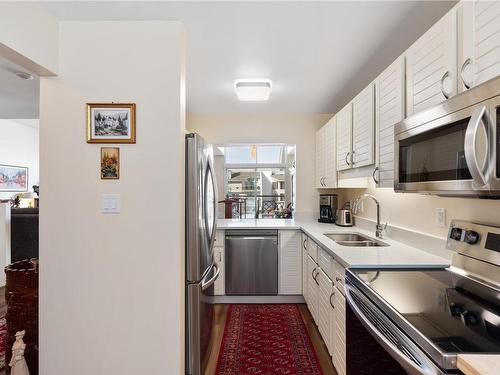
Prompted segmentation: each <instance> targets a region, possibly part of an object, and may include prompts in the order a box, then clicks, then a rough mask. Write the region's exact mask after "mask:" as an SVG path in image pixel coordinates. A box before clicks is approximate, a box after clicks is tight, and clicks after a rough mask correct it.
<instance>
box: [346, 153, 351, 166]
mask: <svg viewBox="0 0 500 375" xmlns="http://www.w3.org/2000/svg"><path fill="white" fill-rule="evenodd" d="M349 154H350V152H348V153H347V154H345V163H346V164H347V165H348V166H349V167H350V166H351V164H349V161H348V160H347V158H348V156H349Z"/></svg>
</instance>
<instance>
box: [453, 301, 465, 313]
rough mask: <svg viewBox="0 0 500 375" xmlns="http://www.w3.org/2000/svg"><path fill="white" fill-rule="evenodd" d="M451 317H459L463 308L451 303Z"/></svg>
mask: <svg viewBox="0 0 500 375" xmlns="http://www.w3.org/2000/svg"><path fill="white" fill-rule="evenodd" d="M450 312H451V316H460V314H462V313H463V312H464V307H463V306H462V305H459V304H458V303H452V304H451V305H450Z"/></svg>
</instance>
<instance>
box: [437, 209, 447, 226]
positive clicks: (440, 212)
mask: <svg viewBox="0 0 500 375" xmlns="http://www.w3.org/2000/svg"><path fill="white" fill-rule="evenodd" d="M436 221H437V225H439V226H440V227H445V226H446V209H445V208H436Z"/></svg>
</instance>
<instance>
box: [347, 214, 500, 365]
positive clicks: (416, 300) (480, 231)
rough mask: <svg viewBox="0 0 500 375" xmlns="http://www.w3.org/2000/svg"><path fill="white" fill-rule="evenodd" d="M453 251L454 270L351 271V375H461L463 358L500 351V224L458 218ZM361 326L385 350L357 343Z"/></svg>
mask: <svg viewBox="0 0 500 375" xmlns="http://www.w3.org/2000/svg"><path fill="white" fill-rule="evenodd" d="M446 248H447V249H449V250H453V251H454V252H455V253H454V255H453V258H452V264H451V266H450V267H447V268H442V269H439V268H435V269H422V268H419V269H417V268H415V269H394V268H392V269H382V268H381V269H373V268H372V269H352V268H350V269H348V270H347V271H346V278H345V293H346V301H347V305H348V306H346V340H347V341H346V342H347V353H346V356H347V369H348V373H351V374H360V373H363V374H382V373H383V374H398V375H399V374H402V373H407V374H412V375H441V374H443V375H444V374H461V372H460V370H459V369H458V365H457V356H458V355H460V354H489V355H498V354H500V227H498V226H491V225H486V224H480V223H472V222H467V221H463V220H453V221H452V222H451V225H450V230H449V232H448V238H447V243H446ZM360 325H362V326H363V327H364V328H365V330H366V331H367V332H368V333H369V335H371V337H373V340H375V343H376V344H378V346H376V345H374V344H373V343H372V344H371V346H370V348H369V349H366V348H364V347H363V345H360V344H357V345H356V343H355V342H353V341H354V340H357V337H359V336H360V329H359V326H360ZM353 336H354V337H353ZM370 341H371V340H366V342H370ZM357 342H358V343H359V340H357ZM382 351H385V353H386V354H389V355H390V357H391V358H392V359H393V360H394V361H395V362H396V363H394V361H393V362H390V361H388V360H387V358H385V363H384V365H383V366H384V367H383V370H384V371H380V364H379V363H378V362H379V360H378V358H384V357H383V355H382ZM370 353H376V356H377V357H376V358H377V360H371V361H370V360H368V358H369V356H370ZM354 366H357V368H362V369H363V371H365V372H360V371H349V369H350V368H351V369H352V370H354ZM398 369H399V370H402V371H398ZM389 370H390V371H389Z"/></svg>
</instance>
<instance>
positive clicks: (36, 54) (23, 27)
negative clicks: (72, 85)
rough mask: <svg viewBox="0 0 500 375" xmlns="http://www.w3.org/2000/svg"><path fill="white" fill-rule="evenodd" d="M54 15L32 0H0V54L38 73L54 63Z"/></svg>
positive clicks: (51, 69)
mask: <svg viewBox="0 0 500 375" xmlns="http://www.w3.org/2000/svg"><path fill="white" fill-rule="evenodd" d="M58 38H59V29H58V23H57V19H56V18H55V17H54V16H53V15H52V14H50V13H49V12H47V11H46V10H45V9H43V7H42V5H40V4H37V3H36V2H22V1H1V2H0V55H1V56H4V57H6V58H8V59H9V60H11V61H14V62H15V63H17V64H19V65H21V66H24V67H25V68H26V69H28V70H31V71H32V72H35V73H37V74H38V75H53V74H54V73H56V72H57V66H58V62H57V60H58V47H57V46H58Z"/></svg>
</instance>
